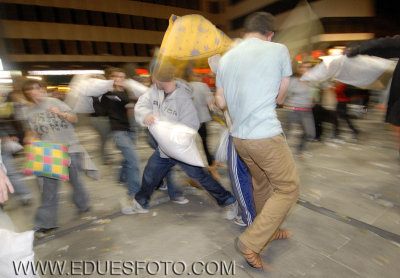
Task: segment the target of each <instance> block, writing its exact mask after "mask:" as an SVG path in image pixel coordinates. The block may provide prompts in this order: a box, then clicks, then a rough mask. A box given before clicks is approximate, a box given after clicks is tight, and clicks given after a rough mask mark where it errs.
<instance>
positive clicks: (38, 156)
mask: <svg viewBox="0 0 400 278" xmlns="http://www.w3.org/2000/svg"><path fill="white" fill-rule="evenodd" d="M25 153H26V162H25V169H24V174H25V175H36V176H43V177H47V178H53V179H58V180H66V181H69V171H68V166H69V162H70V158H69V155H68V145H67V144H53V143H45V142H40V141H34V142H32V143H30V144H27V145H25Z"/></svg>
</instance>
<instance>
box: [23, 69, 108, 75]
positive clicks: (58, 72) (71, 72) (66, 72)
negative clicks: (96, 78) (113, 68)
mask: <svg viewBox="0 0 400 278" xmlns="http://www.w3.org/2000/svg"><path fill="white" fill-rule="evenodd" d="M28 73H29V75H75V74H104V70H33V71H28Z"/></svg>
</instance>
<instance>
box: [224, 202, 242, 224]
mask: <svg viewBox="0 0 400 278" xmlns="http://www.w3.org/2000/svg"><path fill="white" fill-rule="evenodd" d="M223 209H224V211H225V212H224V218H225V219H228V220H233V219H234V218H235V217H236V216H237V215H238V210H239V209H238V203H237V201H235V202H234V203H232V204H230V205H227V206H225V207H223Z"/></svg>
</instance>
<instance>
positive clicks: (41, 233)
mask: <svg viewBox="0 0 400 278" xmlns="http://www.w3.org/2000/svg"><path fill="white" fill-rule="evenodd" d="M56 230H57V228H56V227H55V228H48V229H47V228H39V229H37V230H35V238H37V239H40V238H44V237H46V236H49V235H51V234H52V233H54V232H55V231H56Z"/></svg>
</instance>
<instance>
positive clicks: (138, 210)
mask: <svg viewBox="0 0 400 278" xmlns="http://www.w3.org/2000/svg"><path fill="white" fill-rule="evenodd" d="M132 209H133V211H134V212H135V213H148V212H149V210H148V209H145V208H144V207H142V205H141V204H139V203H138V201H136V200H135V199H133V206H132Z"/></svg>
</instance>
